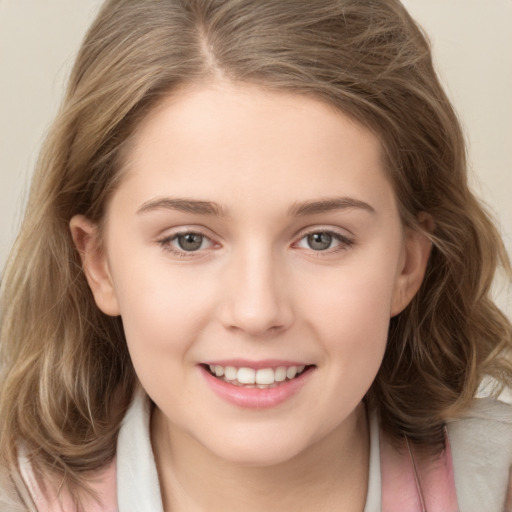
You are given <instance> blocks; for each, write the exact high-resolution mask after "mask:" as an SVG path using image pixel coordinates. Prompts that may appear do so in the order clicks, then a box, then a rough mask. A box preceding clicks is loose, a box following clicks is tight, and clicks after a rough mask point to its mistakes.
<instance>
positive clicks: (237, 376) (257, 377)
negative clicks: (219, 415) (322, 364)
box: [209, 364, 306, 389]
mask: <svg viewBox="0 0 512 512" xmlns="http://www.w3.org/2000/svg"><path fill="white" fill-rule="evenodd" d="M209 368H210V372H211V373H212V375H215V376H216V377H219V378H222V380H224V381H225V382H229V383H231V384H234V385H236V386H238V385H244V386H245V387H256V388H260V389H265V388H268V387H275V386H276V383H279V382H284V381H285V380H286V379H289V380H291V379H293V378H295V377H296V376H298V375H300V374H301V373H302V372H303V371H304V369H305V368H306V366H305V365H299V366H288V367H286V366H278V367H277V368H260V369H259V370H255V369H254V368H247V367H242V368H235V367H234V366H226V367H224V366H220V365H218V364H216V365H209Z"/></svg>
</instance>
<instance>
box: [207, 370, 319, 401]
mask: <svg viewBox="0 0 512 512" xmlns="http://www.w3.org/2000/svg"><path fill="white" fill-rule="evenodd" d="M199 368H200V370H201V372H202V374H203V375H204V378H205V379H206V382H207V383H208V385H209V386H210V388H211V389H212V390H213V392H214V393H215V394H216V395H217V396H219V397H220V398H222V399H223V400H226V401H227V402H230V403H232V404H234V405H236V406H238V407H243V408H245V409H269V408H271V407H277V406H278V405H280V404H282V403H283V402H286V401H287V400H289V399H290V398H291V397H292V396H294V395H295V394H296V393H298V392H299V391H300V389H301V388H302V386H304V384H305V383H306V381H307V380H308V378H309V377H310V376H311V374H312V373H313V371H312V370H313V367H311V368H308V369H306V370H305V371H304V372H303V373H301V374H300V375H299V376H298V377H295V378H294V379H292V380H286V381H284V382H281V383H279V384H278V385H277V386H276V387H274V388H263V389H260V388H247V387H243V386H235V385H234V384H229V383H228V382H225V381H223V380H221V379H219V378H217V377H214V376H213V375H212V374H211V373H210V372H209V371H208V370H207V369H206V368H204V367H203V366H199Z"/></svg>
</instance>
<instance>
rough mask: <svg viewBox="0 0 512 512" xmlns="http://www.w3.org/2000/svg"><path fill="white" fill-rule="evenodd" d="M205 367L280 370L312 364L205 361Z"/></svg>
mask: <svg viewBox="0 0 512 512" xmlns="http://www.w3.org/2000/svg"><path fill="white" fill-rule="evenodd" d="M203 364H205V365H217V366H224V367H226V366H234V367H235V368H254V369H255V370H259V369H260V368H279V367H280V366H286V367H290V366H310V364H311V363H307V362H303V361H292V360H289V359H287V360H285V359H261V360H259V361H249V360H247V359H216V360H213V359H212V360H208V361H204V362H203Z"/></svg>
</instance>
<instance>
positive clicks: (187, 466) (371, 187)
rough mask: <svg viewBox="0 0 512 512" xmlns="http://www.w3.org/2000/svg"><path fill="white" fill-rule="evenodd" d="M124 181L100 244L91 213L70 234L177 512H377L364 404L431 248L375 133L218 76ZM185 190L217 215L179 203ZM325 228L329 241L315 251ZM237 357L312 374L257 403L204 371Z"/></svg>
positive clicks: (148, 143) (174, 109) (137, 142)
mask: <svg viewBox="0 0 512 512" xmlns="http://www.w3.org/2000/svg"><path fill="white" fill-rule="evenodd" d="M124 173H125V176H124V177H123V179H122V182H121V184H120V186H119V188H118V189H117V190H116V192H115V193H114V194H113V197H112V199H111V201H110V204H109V206H108V212H107V219H106V226H105V231H104V235H103V236H104V238H103V240H101V241H100V240H98V232H97V227H96V226H95V225H94V224H93V223H91V222H90V221H88V219H86V218H84V217H82V216H77V217H75V218H73V219H72V221H71V232H72V235H73V238H74V240H75V243H76V245H77V247H78V249H79V251H80V253H81V255H82V259H83V263H84V268H85V271H86V275H87V278H88V281H89V284H90V287H91V289H92V291H93V293H94V296H95V299H96V302H97V305H98V306H99V308H100V309H101V310H102V311H103V312H105V313H106V314H109V315H121V317H122V319H123V325H124V328H125V332H126V338H127V343H128V348H129V351H130V355H131V357H132V360H133V364H134V367H135V370H136V372H137V375H138V377H139V379H140V382H141V384H142V386H143V387H144V389H145V390H146V391H147V393H148V394H149V396H150V397H151V398H152V400H153V401H154V402H155V404H156V406H155V410H154V413H153V416H152V424H151V437H152V443H153V448H154V452H155V457H156V461H157V467H158V472H159V477H160V482H161V488H162V495H163V500H164V506H165V510H167V511H169V510H173V511H180V510H187V511H199V510H208V511H212V510H228V511H229V510H233V511H234V510H240V507H241V505H243V509H244V510H246V511H250V510H259V511H260V510H269V511H272V510H282V508H283V507H285V506H290V507H294V509H295V510H304V511H306V510H320V511H322V510H324V511H328V510H345V511H361V510H362V509H363V508H364V503H365V498H366V491H367V481H368V456H369V437H368V429H367V418H366V414H365V410H364V406H363V405H362V403H361V400H362V398H363V397H364V395H365V393H366V392H367V390H368V388H369V387H370V385H371V383H372V381H373V379H374V377H375V375H376V373H377V371H378V368H379V366H380V364H381V361H382V357H383V354H384V349H385V346H386V337H387V329H388V324H389V319H390V317H392V316H393V315H395V314H397V313H399V312H400V311H401V310H402V309H403V308H404V307H405V306H406V305H407V304H408V302H409V301H410V300H411V298H412V297H413V296H414V294H415V293H416V291H417V290H418V288H419V286H420V284H421V280H422V278H423V275H424V271H425V267H426V262H427V259H428V254H429V248H430V244H429V242H428V241H427V240H426V238H425V237H423V236H422V235H420V234H418V233H416V232H413V231H409V230H406V229H404V227H403V225H402V222H401V220H400V217H399V214H398V209H397V204H396V200H395V195H394V192H393V189H392V187H391V185H390V183H389V181H388V179H387V177H386V173H385V171H384V169H383V165H382V160H381V146H380V143H379V140H378V139H377V137H376V136H375V135H374V134H372V133H371V132H370V131H369V130H367V129H365V128H364V127H363V126H361V125H359V124H357V123H356V122H354V121H352V120H351V119H350V118H348V117H347V116H345V115H344V114H342V113H340V112H338V111H335V110H334V109H332V108H331V107H330V106H328V105H326V104H324V103H321V102H319V101H317V100H315V99H312V98H309V97H304V96H299V95H294V94H291V93H285V92H275V91H274V92H269V91H264V90H263V89H261V88H258V87H256V86H252V85H247V84H244V85H240V84H233V83H229V82H217V83H214V84H209V85H207V86H206V85H197V86H193V87H192V86H189V87H188V88H186V89H183V90H180V91H178V92H174V93H173V94H172V95H170V96H169V97H168V98H167V99H166V100H165V101H163V102H162V103H161V104H160V105H159V106H158V107H157V108H156V109H155V110H153V111H152V112H151V113H150V114H149V115H148V116H147V118H146V119H145V120H144V121H143V122H142V123H141V125H140V126H139V127H138V129H137V133H136V136H135V139H134V145H133V148H132V150H131V152H130V154H129V155H128V157H127V160H126V165H125V168H124ZM177 198H180V200H181V199H183V198H185V199H186V200H194V201H203V202H213V203H215V205H216V206H215V208H214V210H215V211H214V212H210V213H205V212H204V211H203V212H201V211H196V212H191V211H181V210H179V209H176V203H172V204H171V203H170V202H169V199H171V200H176V199H177ZM339 198H344V200H343V201H341V203H340V201H339ZM347 198H348V199H347ZM333 199H336V201H335V202H336V205H337V207H336V208H333V201H332V200H333ZM326 200H329V201H331V202H330V203H329V204H328V206H330V208H326V207H325V205H326V203H325V201H326ZM321 201H324V203H322V204H323V206H324V208H323V209H322V208H318V206H317V207H316V209H315V208H313V207H305V205H310V204H312V203H318V202H321ZM180 204H181V206H183V204H184V203H183V202H182V203H180ZM187 205H189V206H190V204H189V203H187ZM171 206H172V207H171ZM203 206H204V205H203ZM300 206H302V211H300V212H297V210H298V209H299V210H300V208H299V207H300ZM219 210H222V211H219ZM178 232H179V233H182V234H183V233H190V232H193V233H198V234H201V235H203V236H204V238H202V239H199V240H202V242H201V245H200V248H199V249H198V250H197V251H189V252H187V251H184V250H183V249H180V246H179V242H180V240H181V241H183V238H181V239H178V238H176V234H177V233H178ZM312 232H314V233H319V232H330V233H332V235H331V245H329V247H328V248H323V246H322V249H321V250H318V246H315V247H316V250H315V249H314V248H312V246H311V243H310V242H311V238H309V239H308V237H307V235H308V234H311V233H312ZM232 358H243V359H246V360H250V361H259V360H264V359H284V360H291V361H299V362H303V363H304V364H308V365H314V367H313V370H312V371H311V372H310V374H309V375H308V378H307V379H306V381H305V384H304V386H303V387H302V388H301V389H300V390H299V391H298V392H297V393H296V394H295V395H293V396H292V397H291V398H289V399H288V400H286V401H285V402H284V403H282V404H280V405H278V406H276V407H271V408H266V409H244V408H242V407H238V406H236V405H234V404H232V403H228V402H227V401H225V400H224V399H222V398H221V397H219V396H217V395H216V394H215V393H214V392H213V391H212V389H211V388H210V387H209V386H208V385H207V384H206V382H205V379H204V376H203V375H202V372H201V371H200V369H199V368H200V367H199V366H198V365H200V364H201V363H204V362H205V361H218V360H225V359H232Z"/></svg>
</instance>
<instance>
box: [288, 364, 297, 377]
mask: <svg viewBox="0 0 512 512" xmlns="http://www.w3.org/2000/svg"><path fill="white" fill-rule="evenodd" d="M295 375H297V367H296V366H290V368H288V370H286V377H288V378H289V379H293V377H295Z"/></svg>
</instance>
